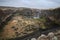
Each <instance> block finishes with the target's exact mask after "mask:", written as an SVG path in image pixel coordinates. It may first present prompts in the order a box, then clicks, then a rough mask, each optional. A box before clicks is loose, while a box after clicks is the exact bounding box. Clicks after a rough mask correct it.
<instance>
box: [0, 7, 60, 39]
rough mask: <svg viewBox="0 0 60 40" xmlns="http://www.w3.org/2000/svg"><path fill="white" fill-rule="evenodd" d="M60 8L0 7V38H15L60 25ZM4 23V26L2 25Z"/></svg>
mask: <svg viewBox="0 0 60 40" xmlns="http://www.w3.org/2000/svg"><path fill="white" fill-rule="evenodd" d="M59 14H60V8H56V9H47V10H39V9H30V8H11V7H0V29H1V30H3V31H1V32H0V38H15V37H22V36H25V35H27V34H30V33H32V32H34V31H36V30H39V29H40V28H41V29H47V28H50V27H53V26H54V25H60V16H59ZM3 25H4V26H3Z"/></svg>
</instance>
